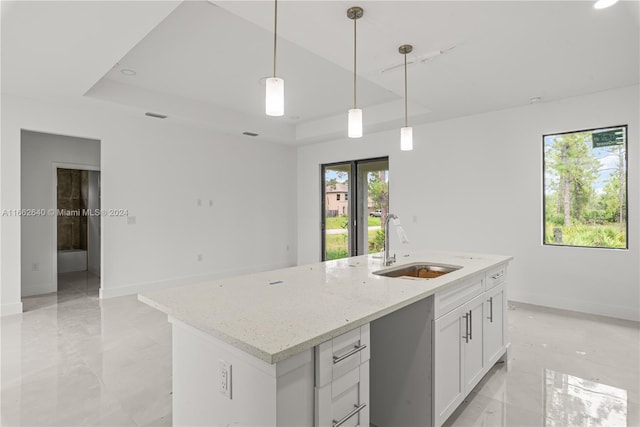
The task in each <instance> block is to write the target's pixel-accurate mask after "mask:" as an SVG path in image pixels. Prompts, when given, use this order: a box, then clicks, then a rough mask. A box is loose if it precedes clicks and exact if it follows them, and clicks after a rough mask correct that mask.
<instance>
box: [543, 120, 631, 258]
mask: <svg viewBox="0 0 640 427" xmlns="http://www.w3.org/2000/svg"><path fill="white" fill-rule="evenodd" d="M615 128H624V130H625V133H624V134H625V142H624V145H625V152H624V161H625V170H624V180H625V192H624V193H625V194H624V199H625V200H624V205H625V207H626V209H625V211H626V212H625V218H626V226H625V247H619V248H616V247H607V246H580V245H569V244H555V243H547V242H546V238H547V227H546V225H547V221H546V213H547V206H546V194H545V187H546V184H547V182H546V174H545V171H546V169H547V162H546V154H545V138H546V137H548V136H560V135H568V134H575V133H582V132H592V133H593V131H599V130H606V129H615ZM541 181H542V214H541V219H542V221H541V222H542V246H543V247H565V248H588V249H605V250H618V251H628V250H629V125H628V124H624V125H614V126H598V127H594V128H587V129H580V130H572V131H564V132H551V133H546V134H544V135H542V180H541Z"/></svg>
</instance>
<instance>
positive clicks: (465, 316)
mask: <svg viewBox="0 0 640 427" xmlns="http://www.w3.org/2000/svg"><path fill="white" fill-rule="evenodd" d="M462 317H464V326H465V331H464V335H463V336H462V338H464V342H465V343H468V342H469V314H468V313H465V314H464V315H463V316H462Z"/></svg>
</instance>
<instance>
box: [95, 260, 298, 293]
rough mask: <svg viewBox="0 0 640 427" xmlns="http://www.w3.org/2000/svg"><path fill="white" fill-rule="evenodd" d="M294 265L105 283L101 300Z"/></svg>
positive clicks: (102, 287)
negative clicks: (143, 280)
mask: <svg viewBox="0 0 640 427" xmlns="http://www.w3.org/2000/svg"><path fill="white" fill-rule="evenodd" d="M292 266H293V265H292V264H271V265H259V266H254V267H251V268H244V269H237V270H224V271H218V272H215V273H208V274H202V275H196V276H183V277H176V278H173V279H167V280H159V281H155V282H142V283H133V284H130V285H124V286H116V287H108V288H105V286H104V282H102V283H101V286H100V299H106V298H115V297H121V296H124V295H132V294H137V293H139V292H147V291H156V290H161V289H167V288H173V287H176V286H183V285H192V284H194V283H200V282H207V281H211V280H217V279H221V278H224V277H232V276H240V275H243V274H251V273H258V272H261V271H270V270H277V269H280V268H287V267H292Z"/></svg>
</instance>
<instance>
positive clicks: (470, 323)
mask: <svg viewBox="0 0 640 427" xmlns="http://www.w3.org/2000/svg"><path fill="white" fill-rule="evenodd" d="M472 314H473V310H469V339H470V340H472V339H473V316H472Z"/></svg>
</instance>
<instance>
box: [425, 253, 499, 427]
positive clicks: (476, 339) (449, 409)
mask: <svg viewBox="0 0 640 427" xmlns="http://www.w3.org/2000/svg"><path fill="white" fill-rule="evenodd" d="M505 278H506V264H505V265H501V266H499V267H497V268H494V269H492V270H490V271H488V272H487V273H486V274H484V275H480V276H476V277H474V278H472V279H470V280H467V281H465V282H461V283H458V284H457V285H455V286H454V287H451V288H450V289H445V290H444V291H443V292H442V293H440V294H438V293H437V294H436V295H435V299H434V303H435V313H436V315H435V319H434V321H433V356H434V357H433V424H434V425H435V426H440V425H442V424H443V423H444V422H445V421H446V420H447V418H449V416H450V415H451V414H452V413H453V411H455V409H456V408H457V407H458V405H459V404H460V403H461V402H462V401H463V400H464V398H465V397H466V396H467V395H468V394H469V392H471V390H473V388H474V387H475V386H476V385H477V384H478V382H480V380H481V379H482V377H483V376H484V375H485V374H486V373H487V371H488V370H489V369H490V368H491V366H493V364H495V363H496V362H497V361H498V359H500V358H501V357H502V356H503V355H504V354H505V352H506V346H507V336H506V331H507V328H506V326H507V325H506V303H507V298H506V294H505V292H506V291H505V289H506V288H505V286H506V285H505Z"/></svg>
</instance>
